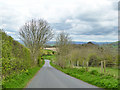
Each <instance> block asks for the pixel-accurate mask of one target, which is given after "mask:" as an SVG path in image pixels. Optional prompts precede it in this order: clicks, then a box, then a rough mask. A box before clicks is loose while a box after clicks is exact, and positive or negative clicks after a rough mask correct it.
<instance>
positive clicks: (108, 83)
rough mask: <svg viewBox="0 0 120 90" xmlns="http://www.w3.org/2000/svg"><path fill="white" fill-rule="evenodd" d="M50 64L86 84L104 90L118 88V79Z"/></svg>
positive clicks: (96, 72) (95, 71)
mask: <svg viewBox="0 0 120 90" xmlns="http://www.w3.org/2000/svg"><path fill="white" fill-rule="evenodd" d="M50 64H51V65H52V66H53V67H55V68H56V69H58V70H60V71H62V72H64V73H66V74H68V75H70V76H73V77H75V78H77V79H80V80H83V81H85V82H88V83H90V84H92V85H96V86H98V87H101V88H105V89H111V90H112V89H117V88H118V79H116V78H114V77H113V76H112V75H105V74H103V73H99V72H98V71H97V70H91V71H89V72H86V71H85V68H64V69H63V68H61V67H60V66H57V65H55V64H53V63H52V61H51V62H50Z"/></svg>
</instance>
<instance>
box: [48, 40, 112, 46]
mask: <svg viewBox="0 0 120 90" xmlns="http://www.w3.org/2000/svg"><path fill="white" fill-rule="evenodd" d="M87 43H88V42H80V41H73V42H72V44H87ZM92 43H93V44H98V45H102V44H110V43H113V42H92ZM46 44H47V45H51V46H53V45H55V41H49V42H48V43H46Z"/></svg>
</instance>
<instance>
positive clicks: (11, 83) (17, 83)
mask: <svg viewBox="0 0 120 90" xmlns="http://www.w3.org/2000/svg"><path fill="white" fill-rule="evenodd" d="M44 63H45V62H44V61H43V63H42V65H41V66H40V67H39V66H36V67H33V68H30V69H28V70H26V71H25V72H22V73H20V74H17V75H14V76H10V77H9V78H6V80H4V81H3V86H2V88H3V89H5V88H21V89H22V88H24V87H25V86H26V85H27V83H28V82H29V81H30V79H32V78H33V77H34V75H35V74H36V73H37V72H38V71H39V70H40V68H41V67H42V66H43V65H44Z"/></svg>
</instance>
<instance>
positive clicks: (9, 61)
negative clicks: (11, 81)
mask: <svg viewBox="0 0 120 90" xmlns="http://www.w3.org/2000/svg"><path fill="white" fill-rule="evenodd" d="M0 33H2V40H0V42H2V58H0V61H2V78H3V80H2V81H3V82H4V81H6V79H7V78H9V77H11V76H13V75H16V74H19V73H21V72H25V71H27V70H28V69H29V68H32V67H34V66H35V65H34V63H33V60H32V59H31V54H30V50H29V49H28V48H26V47H25V46H23V45H22V44H20V43H19V42H17V41H15V40H14V39H13V38H12V37H11V36H8V35H7V34H6V33H5V32H3V31H1V30H0Z"/></svg>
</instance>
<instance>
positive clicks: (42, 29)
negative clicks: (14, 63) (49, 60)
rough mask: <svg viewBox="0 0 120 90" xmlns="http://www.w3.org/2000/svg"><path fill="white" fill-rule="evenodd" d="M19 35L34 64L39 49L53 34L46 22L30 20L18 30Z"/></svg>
mask: <svg viewBox="0 0 120 90" xmlns="http://www.w3.org/2000/svg"><path fill="white" fill-rule="evenodd" d="M19 35H20V39H21V40H22V41H23V42H24V44H25V46H26V47H28V48H29V49H30V51H31V55H32V57H33V60H34V61H35V63H36V58H37V57H38V55H39V53H40V49H41V48H42V47H43V46H44V44H45V43H46V42H48V41H49V40H51V39H52V37H53V32H52V29H51V27H50V26H49V25H48V23H47V21H45V20H42V19H39V20H35V19H32V20H31V21H29V22H27V23H25V24H24V25H23V26H22V27H21V28H20V31H19Z"/></svg>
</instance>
